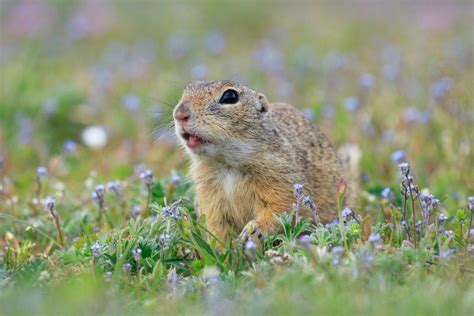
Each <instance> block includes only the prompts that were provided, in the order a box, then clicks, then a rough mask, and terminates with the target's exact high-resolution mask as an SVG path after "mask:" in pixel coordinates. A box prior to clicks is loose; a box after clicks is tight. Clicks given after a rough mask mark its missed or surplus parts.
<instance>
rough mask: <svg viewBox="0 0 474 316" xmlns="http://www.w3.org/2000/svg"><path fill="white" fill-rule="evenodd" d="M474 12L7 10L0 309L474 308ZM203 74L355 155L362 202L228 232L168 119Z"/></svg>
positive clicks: (163, 5)
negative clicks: (203, 202) (303, 122)
mask: <svg viewBox="0 0 474 316" xmlns="http://www.w3.org/2000/svg"><path fill="white" fill-rule="evenodd" d="M473 12H474V8H473V4H472V2H469V1H456V2H455V1H452V2H449V1H433V2H429V3H428V2H424V1H422V2H418V3H416V2H414V3H412V2H408V1H398V2H383V1H382V2H378V1H352V2H349V1H335V2H330V1H322V2H319V3H316V2H314V3H311V2H306V1H296V2H294V3H291V4H290V3H289V2H286V1H275V2H271V1H262V2H258V3H254V2H251V1H240V2H236V1H235V2H234V1H227V2H220V1H192V2H189V3H184V2H171V1H145V0H139V1H125V0H120V1H111V0H110V1H93V0H86V1H66V0H41V1H40V0H38V1H27V0H18V1H14V0H3V1H1V2H0V247H1V248H0V315H33V314H34V315H76V314H77V315H96V314H97V315H109V314H114V315H115V314H116V315H131V314H135V315H141V314H158V313H164V314H190V315H201V314H206V315H207V314H211V315H239V314H263V315H287V314H305V313H311V314H317V313H319V314H322V315H332V314H336V315H340V314H343V315H349V314H350V315H359V314H360V315H381V314H383V315H400V314H402V315H474V227H473V226H474V224H473V216H474V181H473V179H474V148H473V147H472V146H473V140H474V130H473V128H472V126H473V122H474V106H473V100H474V96H473V91H474V90H473V83H474V34H473V29H474V28H473V21H474V13H473ZM211 79H229V80H235V81H238V82H242V83H244V84H246V85H248V86H249V87H252V88H253V89H255V90H257V91H261V92H263V93H265V94H266V96H267V97H268V99H269V100H270V101H284V102H288V103H291V104H293V105H295V106H297V107H298V108H300V109H301V110H302V111H303V112H304V113H305V115H307V117H308V118H309V119H311V120H312V121H313V122H314V123H315V124H317V125H319V126H320V127H321V128H322V130H323V131H324V132H325V133H326V134H327V135H328V136H329V138H330V139H331V141H332V142H333V144H334V145H335V146H336V147H339V146H343V145H345V144H356V145H357V146H358V148H359V150H360V153H361V162H360V166H359V170H360V175H359V182H360V193H359V203H358V206H357V207H356V208H353V209H348V208H346V207H345V206H344V205H340V207H339V210H338V212H339V216H338V218H336V219H335V220H334V221H333V222H331V223H324V224H322V223H317V224H314V223H311V222H310V221H308V220H305V219H301V218H300V219H298V220H295V210H288V213H286V214H284V215H283V216H281V217H280V218H279V221H280V223H281V230H280V232H278V233H276V234H272V235H267V236H265V240H264V242H263V244H261V245H260V244H256V243H253V242H247V243H245V244H244V245H237V244H235V243H223V242H221V241H220V240H219V239H218V238H215V237H214V236H213V235H212V234H211V233H210V232H209V231H208V230H207V228H206V223H205V219H204V218H203V217H202V216H199V214H198V212H197V209H196V205H195V203H194V192H193V185H192V182H191V181H190V179H189V177H188V175H187V171H188V162H189V161H188V157H186V155H185V153H184V151H183V150H182V148H180V146H178V144H177V140H176V137H175V136H174V129H173V126H172V115H171V113H172V109H173V107H174V105H175V104H176V102H177V100H178V99H179V97H180V95H181V92H182V89H183V87H184V85H185V84H186V83H187V82H189V81H192V80H211ZM295 185H296V186H295V203H296V205H299V204H300V203H302V199H303V198H304V197H302V196H300V195H299V194H298V189H297V188H298V184H295ZM335 194H337V195H338V197H339V198H341V199H342V197H343V195H344V188H343V186H341V187H340V189H339V191H338V192H335ZM315 203H316V206H317V201H315Z"/></svg>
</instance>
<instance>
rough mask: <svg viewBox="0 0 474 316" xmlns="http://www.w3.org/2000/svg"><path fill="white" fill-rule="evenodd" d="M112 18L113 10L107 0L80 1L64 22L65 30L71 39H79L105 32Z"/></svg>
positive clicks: (113, 15) (113, 16)
mask: <svg viewBox="0 0 474 316" xmlns="http://www.w3.org/2000/svg"><path fill="white" fill-rule="evenodd" d="M114 20H115V12H114V10H113V8H112V6H111V5H110V3H108V2H107V1H94V0H85V1H80V2H78V5H77V7H76V8H74V11H73V13H72V15H71V16H70V17H69V20H68V21H67V22H66V30H67V33H68V35H69V37H70V38H71V39H73V40H80V39H83V38H86V37H90V36H99V35H103V34H105V33H107V32H108V31H109V29H110V28H111V27H112V25H113V24H114V22H115V21H114Z"/></svg>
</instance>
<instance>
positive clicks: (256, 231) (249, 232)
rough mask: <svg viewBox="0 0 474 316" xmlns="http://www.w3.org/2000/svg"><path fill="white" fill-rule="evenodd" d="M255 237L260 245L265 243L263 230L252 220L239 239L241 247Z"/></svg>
mask: <svg viewBox="0 0 474 316" xmlns="http://www.w3.org/2000/svg"><path fill="white" fill-rule="evenodd" d="M254 236H255V237H257V238H258V239H259V241H260V243H263V233H262V230H261V229H260V227H259V225H258V224H257V222H256V221H255V220H251V221H250V222H248V223H247V225H245V227H244V229H242V232H241V233H240V235H239V237H238V238H237V242H238V244H239V245H244V244H245V242H247V241H248V240H250V239H251V238H253V237H254Z"/></svg>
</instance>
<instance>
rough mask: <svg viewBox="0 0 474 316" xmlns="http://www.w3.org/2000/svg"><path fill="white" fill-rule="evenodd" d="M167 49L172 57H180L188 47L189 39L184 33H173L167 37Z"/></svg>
mask: <svg viewBox="0 0 474 316" xmlns="http://www.w3.org/2000/svg"><path fill="white" fill-rule="evenodd" d="M167 46H168V51H169V53H170V55H171V57H173V58H181V57H183V56H184V55H186V54H187V53H188V51H189V49H190V46H191V45H190V40H189V38H188V36H187V35H186V34H183V33H175V34H172V35H171V36H170V37H169V38H168V43H167Z"/></svg>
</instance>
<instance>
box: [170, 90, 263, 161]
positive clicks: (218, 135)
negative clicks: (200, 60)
mask: <svg viewBox="0 0 474 316" xmlns="http://www.w3.org/2000/svg"><path fill="white" fill-rule="evenodd" d="M268 106H269V104H268V101H267V99H266V97H265V96H264V95H263V94H261V93H257V92H255V91H253V90H252V89H249V88H247V87H245V86H243V85H240V84H237V83H234V82H230V81H196V82H192V83H190V84H188V85H187V86H186V88H185V89H184V92H183V95H182V96H181V99H180V100H179V102H178V104H177V105H176V107H175V109H174V111H173V117H174V121H175V126H176V134H177V135H178V138H179V139H180V140H181V142H182V144H183V145H184V146H185V147H186V149H187V150H188V152H189V153H191V154H192V155H199V156H204V157H205V156H208V157H213V158H218V159H223V160H229V159H239V157H241V156H244V155H246V154H248V152H249V151H252V150H253V149H254V148H256V147H257V145H258V143H259V139H262V138H263V137H265V136H264V135H262V131H263V130H262V127H263V126H264V124H265V123H264V122H265V117H266V115H267V111H268Z"/></svg>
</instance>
